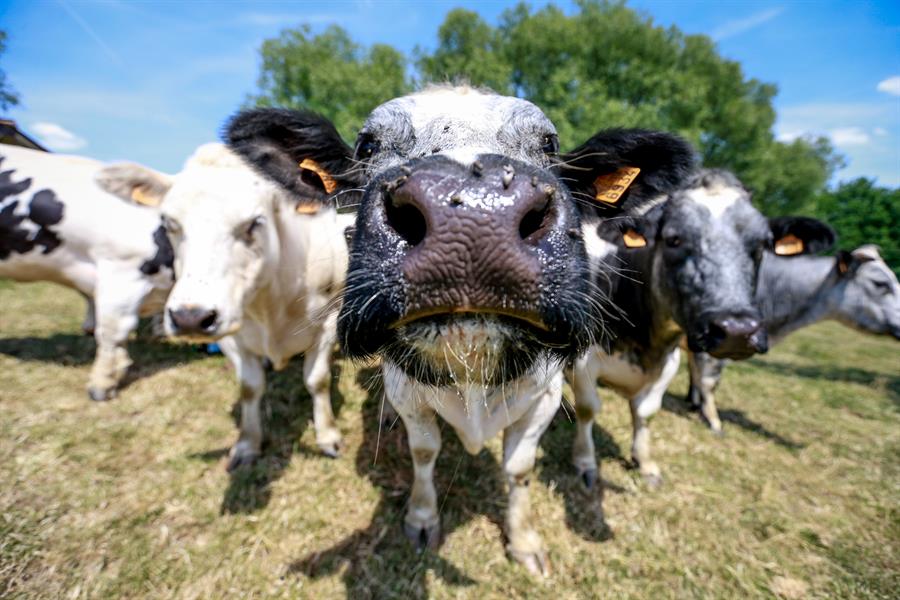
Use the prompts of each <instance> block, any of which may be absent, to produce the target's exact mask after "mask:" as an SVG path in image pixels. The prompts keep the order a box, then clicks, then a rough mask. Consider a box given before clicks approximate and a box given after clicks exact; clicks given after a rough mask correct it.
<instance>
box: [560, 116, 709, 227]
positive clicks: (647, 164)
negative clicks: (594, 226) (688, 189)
mask: <svg viewBox="0 0 900 600" xmlns="http://www.w3.org/2000/svg"><path fill="white" fill-rule="evenodd" d="M560 158H561V161H562V163H561V164H560V166H559V171H560V177H563V178H565V179H563V181H564V182H565V183H566V184H568V185H569V187H570V189H571V190H572V193H573V194H574V196H575V198H576V200H578V201H579V205H581V206H584V204H585V202H588V203H590V204H591V205H593V206H594V207H595V208H596V212H597V214H600V215H602V216H606V215H611V214H616V213H621V212H625V213H633V212H634V211H635V210H636V209H640V208H641V207H643V206H644V205H646V204H647V203H649V202H652V201H653V200H655V199H656V198H657V197H659V196H660V195H662V194H666V193H668V192H671V191H673V190H675V189H677V188H678V187H679V186H680V185H681V184H682V182H683V181H684V180H685V178H686V177H687V176H688V175H689V174H690V173H691V171H692V170H693V169H694V163H695V156H694V150H693V148H691V146H690V144H688V143H687V142H686V141H684V140H683V139H681V138H680V137H678V136H677V135H673V134H671V133H664V132H660V131H647V130H644V129H608V130H605V131H601V132H599V133H597V134H596V135H594V137H592V138H591V139H589V140H588V141H587V142H585V143H584V144H582V145H581V146H579V147H578V148H576V149H575V150H573V151H571V152H569V153H567V154H564V155H563V156H561V157H560ZM582 201H584V202H582Z"/></svg>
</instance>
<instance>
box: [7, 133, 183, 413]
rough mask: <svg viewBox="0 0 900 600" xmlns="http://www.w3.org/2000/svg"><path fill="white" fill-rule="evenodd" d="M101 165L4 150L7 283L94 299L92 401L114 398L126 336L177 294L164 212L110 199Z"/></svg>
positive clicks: (90, 309) (91, 305) (126, 364)
mask: <svg viewBox="0 0 900 600" xmlns="http://www.w3.org/2000/svg"><path fill="white" fill-rule="evenodd" d="M102 167H103V163H100V162H98V161H95V160H91V159H87V158H82V157H78V156H67V155H61V154H48V153H46V152H38V151H35V150H29V149H26V148H20V147H18V146H6V145H2V146H0V277H8V278H10V279H14V280H16V281H53V282H55V283H59V284H61V285H65V286H67V287H70V288H73V289H76V290H78V291H79V292H81V293H82V294H83V295H84V296H86V297H87V298H88V299H89V307H88V318H87V319H86V328H87V329H93V330H94V331H93V333H94V337H95V339H96V340H97V355H96V358H95V359H94V365H93V368H92V370H91V375H90V380H89V382H88V393H89V394H90V397H91V398H92V399H94V400H107V399H109V398H111V397H112V396H114V395H115V393H116V388H117V386H118V384H119V382H120V381H121V380H122V377H124V375H125V372H126V371H127V369H128V367H129V365H130V364H131V360H130V359H129V357H128V352H127V350H126V347H125V343H126V340H127V338H128V334H129V333H131V331H132V330H134V328H135V327H136V326H137V323H138V317H139V316H149V315H151V314H155V313H158V312H160V311H161V310H162V307H163V304H164V303H165V300H166V296H167V295H168V293H169V289H170V288H171V286H172V249H171V247H170V246H169V243H168V240H167V238H166V236H165V232H164V231H163V230H162V228H161V227H160V224H159V213H158V212H156V211H155V210H153V209H151V208H147V207H141V206H137V205H135V204H132V203H131V202H122V200H120V199H119V198H116V197H115V196H112V195H110V194H108V193H106V192H104V191H103V190H102V189H101V188H100V187H98V185H97V183H96V182H95V180H94V177H95V175H96V174H97V173H98V171H99V170H100V169H101V168H102ZM92 320H93V323H91V321H92Z"/></svg>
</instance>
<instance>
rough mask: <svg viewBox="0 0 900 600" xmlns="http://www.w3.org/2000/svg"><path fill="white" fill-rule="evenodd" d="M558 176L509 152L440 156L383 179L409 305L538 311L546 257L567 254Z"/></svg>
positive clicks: (437, 308)
mask: <svg viewBox="0 0 900 600" xmlns="http://www.w3.org/2000/svg"><path fill="white" fill-rule="evenodd" d="M561 195H562V192H561V190H560V189H559V186H558V183H557V181H556V180H555V178H554V177H553V176H552V175H551V174H549V173H547V172H546V171H542V170H540V169H538V168H536V167H533V166H531V165H526V164H524V163H520V162H517V161H513V160H510V159H507V158H504V157H502V156H483V157H481V159H480V160H479V161H476V162H475V163H474V164H473V165H471V166H470V167H465V166H462V165H459V164H458V163H455V162H452V161H449V160H446V159H443V158H439V157H435V159H434V160H423V161H420V162H419V163H418V164H417V165H416V166H415V167H412V168H408V169H405V170H401V171H400V172H399V174H398V176H397V177H396V178H394V179H389V180H388V181H387V183H386V184H385V185H384V188H383V193H382V200H383V203H384V211H383V215H384V225H385V227H386V228H387V229H388V230H390V231H392V232H394V233H395V234H396V235H397V236H399V237H400V238H401V239H403V241H405V242H406V247H405V248H403V249H402V251H403V252H405V256H404V258H403V261H402V271H403V275H404V277H405V279H406V281H407V283H408V290H407V301H408V303H409V307H408V308H409V310H410V311H413V312H415V311H435V312H439V311H443V310H445V309H449V310H450V312H453V311H455V310H478V309H486V310H492V309H500V310H502V311H503V312H510V313H511V314H515V313H534V312H537V309H538V304H539V296H540V293H539V292H540V289H539V288H540V282H541V279H542V268H543V267H542V257H541V254H544V255H545V256H546V255H547V254H559V253H564V252H565V251H566V249H567V248H568V245H567V244H568V243H570V242H571V240H567V239H566V235H565V232H564V227H563V225H562V222H563V218H562V215H561V210H562V199H561Z"/></svg>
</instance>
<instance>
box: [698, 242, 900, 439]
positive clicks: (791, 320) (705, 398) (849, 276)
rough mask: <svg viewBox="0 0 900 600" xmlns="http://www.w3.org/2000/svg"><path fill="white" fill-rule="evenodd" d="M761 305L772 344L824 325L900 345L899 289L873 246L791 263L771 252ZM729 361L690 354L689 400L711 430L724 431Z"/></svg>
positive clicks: (764, 271) (761, 287)
mask: <svg viewBox="0 0 900 600" xmlns="http://www.w3.org/2000/svg"><path fill="white" fill-rule="evenodd" d="M756 303H757V306H759V309H760V313H761V314H762V320H763V323H764V324H765V326H766V328H767V329H768V331H769V345H770V346H771V345H773V344H775V343H777V342H779V341H781V340H783V339H784V338H785V337H786V336H788V335H789V334H791V333H793V332H794V331H796V330H798V329H800V328H802V327H806V326H807V325H812V324H813V323H818V322H819V321H823V320H827V319H830V320H834V321H837V322H839V323H843V324H844V325H846V326H848V327H850V328H852V329H857V330H859V331H864V332H867V333H873V334H876V335H891V336H893V337H894V338H896V339H898V340H900V284H898V282H897V276H896V275H895V274H894V272H893V271H891V269H890V267H889V266H888V265H887V264H886V263H885V262H884V259H883V258H881V254H880V253H879V252H878V248H877V247H876V246H873V245H865V246H860V247H859V248H857V249H856V250H854V251H852V252H847V251H841V252H839V253H838V254H837V256H833V257H824V256H823V257H818V256H810V257H801V258H797V259H793V260H787V259H785V258H783V257H781V256H778V255H776V254H774V253H771V252H766V254H765V256H764V257H763V260H762V264H761V265H760V272H759V283H758V285H757V288H756ZM726 363H727V361H726V360H722V359H717V358H715V357H713V356H710V355H709V354H707V353H705V352H697V353H694V352H689V353H688V365H689V367H690V377H691V385H690V389H689V391H688V401H689V403H690V404H691V406H692V407H694V408H695V409H697V410H699V411H700V413H701V415H702V416H703V418H704V420H705V421H706V423H707V424H708V425H709V427H710V428H711V429H712V430H713V431H714V432H716V433H721V432H722V421H721V420H720V419H719V413H718V411H717V410H716V401H715V391H716V387H718V385H719V381H720V380H721V378H722V369H723V368H724V367H725V364H726Z"/></svg>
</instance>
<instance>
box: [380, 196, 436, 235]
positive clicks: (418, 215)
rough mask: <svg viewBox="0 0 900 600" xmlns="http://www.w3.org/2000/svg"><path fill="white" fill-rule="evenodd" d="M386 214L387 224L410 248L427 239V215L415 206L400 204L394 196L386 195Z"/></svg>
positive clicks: (405, 203)
mask: <svg viewBox="0 0 900 600" xmlns="http://www.w3.org/2000/svg"><path fill="white" fill-rule="evenodd" d="M384 213H385V218H386V220H387V224H388V225H389V226H390V227H391V229H393V230H394V231H396V232H397V235H399V236H400V237H402V238H403V239H404V240H405V241H406V243H408V244H409V245H410V246H417V245H419V244H420V243H421V242H422V240H424V239H425V232H426V225H425V215H423V214H422V211H420V210H419V209H418V208H417V207H415V206H414V205H412V204H410V203H408V202H404V203H398V202H397V200H396V199H395V198H394V196H393V195H391V194H385V195H384Z"/></svg>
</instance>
